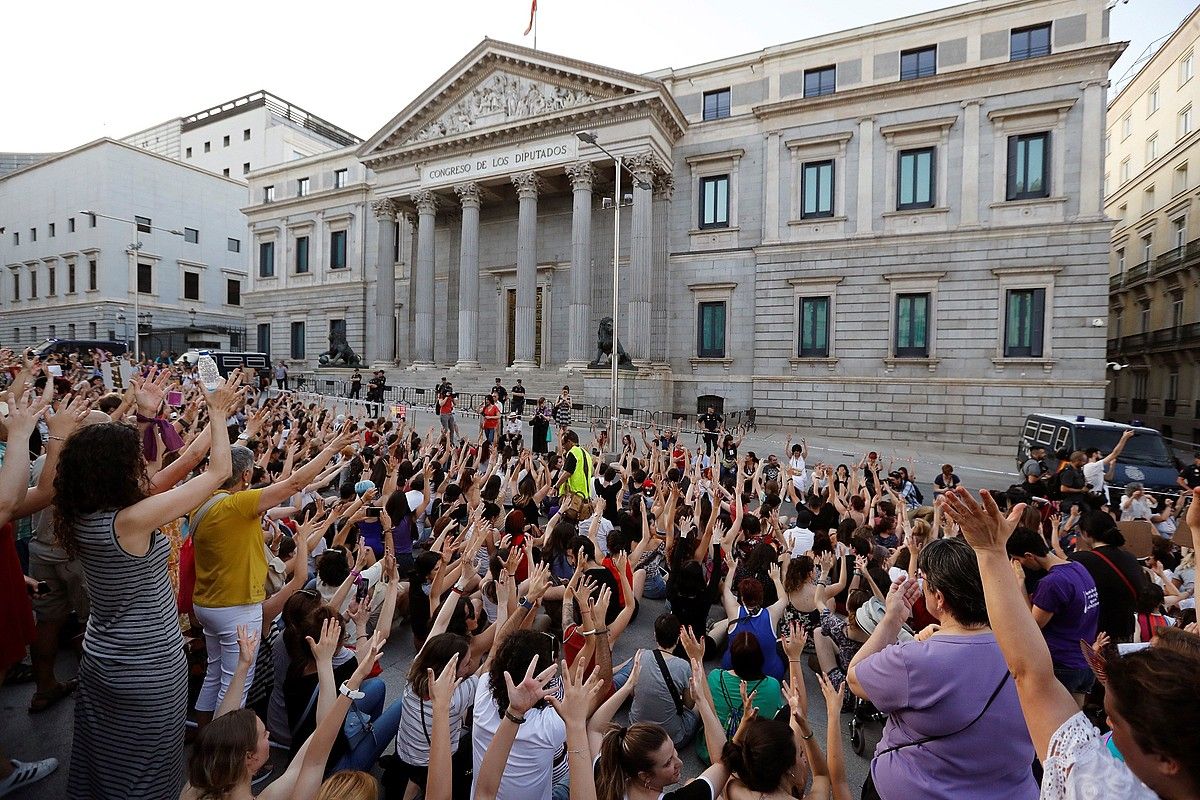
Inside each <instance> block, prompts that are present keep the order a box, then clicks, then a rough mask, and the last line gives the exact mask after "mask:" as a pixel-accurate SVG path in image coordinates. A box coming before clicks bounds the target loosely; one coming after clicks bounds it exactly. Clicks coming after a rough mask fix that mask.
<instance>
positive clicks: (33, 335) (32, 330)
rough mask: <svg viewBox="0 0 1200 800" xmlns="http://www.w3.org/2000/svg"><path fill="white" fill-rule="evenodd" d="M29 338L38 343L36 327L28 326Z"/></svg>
mask: <svg viewBox="0 0 1200 800" xmlns="http://www.w3.org/2000/svg"><path fill="white" fill-rule="evenodd" d="M29 338H30V339H32V340H33V341H35V342H36V341H38V335H37V325H31V326H29Z"/></svg>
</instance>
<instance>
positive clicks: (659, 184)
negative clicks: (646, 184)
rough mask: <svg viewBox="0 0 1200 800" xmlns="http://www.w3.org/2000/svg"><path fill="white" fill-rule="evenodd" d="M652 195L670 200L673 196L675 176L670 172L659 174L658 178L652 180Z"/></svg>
mask: <svg viewBox="0 0 1200 800" xmlns="http://www.w3.org/2000/svg"><path fill="white" fill-rule="evenodd" d="M654 195H655V197H661V198H663V199H664V200H667V201H670V199H671V198H672V197H674V196H675V176H674V175H671V174H666V175H660V176H659V178H658V180H657V181H655V182H654Z"/></svg>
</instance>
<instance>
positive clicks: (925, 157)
mask: <svg viewBox="0 0 1200 800" xmlns="http://www.w3.org/2000/svg"><path fill="white" fill-rule="evenodd" d="M929 155H930V154H929V153H928V152H924V153H918V154H917V158H916V173H917V174H916V192H915V194H916V200H917V202H918V203H928V202H929V184H930V174H929V171H930V169H931V166H932V159H930V157H929Z"/></svg>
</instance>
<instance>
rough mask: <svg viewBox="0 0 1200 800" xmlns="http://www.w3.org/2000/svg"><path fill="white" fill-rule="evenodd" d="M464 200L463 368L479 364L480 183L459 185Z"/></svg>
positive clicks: (461, 256)
mask: <svg viewBox="0 0 1200 800" xmlns="http://www.w3.org/2000/svg"><path fill="white" fill-rule="evenodd" d="M454 193H455V194H457V195H458V199H459V200H460V201H461V202H462V237H461V239H460V240H459V241H460V244H459V254H458V362H457V363H456V364H455V366H456V367H458V368H459V369H474V368H475V367H478V366H479V342H478V334H479V204H480V198H479V184H477V183H464V184H463V185H462V186H455V187H454Z"/></svg>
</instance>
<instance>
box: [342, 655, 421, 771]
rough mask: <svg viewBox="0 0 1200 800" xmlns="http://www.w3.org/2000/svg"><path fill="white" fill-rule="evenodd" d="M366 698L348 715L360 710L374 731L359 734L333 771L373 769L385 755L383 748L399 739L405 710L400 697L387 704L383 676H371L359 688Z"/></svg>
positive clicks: (354, 706) (355, 703) (355, 704)
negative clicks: (401, 715)
mask: <svg viewBox="0 0 1200 800" xmlns="http://www.w3.org/2000/svg"><path fill="white" fill-rule="evenodd" d="M359 688H360V691H362V692H363V693H364V694H365V695H366V697H364V698H363V699H361V700H356V701H354V704H353V705H352V706H351V707H350V711H349V712H348V714H347V716H351V715H353V714H355V713H360V714H362V715H363V716H364V717H367V718H369V719H370V720H371V730H370V731H369V732H367V733H364V734H361V735H359V736H357V737H356V741H354V742H352V743H351V748H350V750H349V751H347V752H346V754H345V755H343V756H342V757H341V758H340V759H339V760H338V762H337V764H335V765H334V767H333V769H332V770H331V772H339V771H341V770H344V769H353V770H361V771H363V772H367V771H370V769H371V768H372V767H373V766H375V762H376V761H378V760H379V757H380V756H381V755H383V751H384V750H385V749H386V748H387V746H388V745H389V744H391V743H392V741H393V740H394V739H395V738H396V731H397V730H398V729H399V728H400V712H401V711H403V710H404V706H403V704H402V703H401V701H399V700H397V701H396V702H394V703H392V704H391V705H390V706H388V707H387V709H386V710H385V709H384V707H383V698H384V695H385V694H386V693H387V686H386V685H385V684H384V682H383V679H382V678H368V679H367V680H365V681H363V683H362V686H361V687H359Z"/></svg>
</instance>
